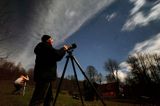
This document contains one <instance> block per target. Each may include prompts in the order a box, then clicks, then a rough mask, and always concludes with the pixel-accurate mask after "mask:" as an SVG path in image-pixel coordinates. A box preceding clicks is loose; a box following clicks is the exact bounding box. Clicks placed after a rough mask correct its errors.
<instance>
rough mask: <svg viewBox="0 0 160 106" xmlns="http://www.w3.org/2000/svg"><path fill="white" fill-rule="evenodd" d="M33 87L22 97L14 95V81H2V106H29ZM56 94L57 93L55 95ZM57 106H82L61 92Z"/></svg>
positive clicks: (127, 105) (113, 104)
mask: <svg viewBox="0 0 160 106" xmlns="http://www.w3.org/2000/svg"><path fill="white" fill-rule="evenodd" d="M33 89H34V88H33V87H31V86H27V87H26V93H25V95H24V96H22V95H12V94H11V92H12V91H13V90H14V86H13V82H12V81H0V106H28V103H29V101H30V99H31V96H32V92H33ZM54 94H55V93H54ZM105 103H106V106H152V105H150V104H140V103H137V102H136V101H132V102H128V101H124V100H123V101H122V100H119V101H117V100H114V99H110V100H108V99H107V100H105ZM84 104H85V106H103V104H102V103H101V102H100V101H93V102H86V101H84ZM56 106H82V103H81V101H80V100H76V99H73V98H72V97H71V96H70V95H68V93H67V92H65V91H61V93H59V96H58V98H57V101H56Z"/></svg>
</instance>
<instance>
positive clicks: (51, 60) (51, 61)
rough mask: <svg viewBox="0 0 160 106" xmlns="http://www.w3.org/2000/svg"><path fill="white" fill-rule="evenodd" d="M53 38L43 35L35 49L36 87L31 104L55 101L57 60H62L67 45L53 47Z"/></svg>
mask: <svg viewBox="0 0 160 106" xmlns="http://www.w3.org/2000/svg"><path fill="white" fill-rule="evenodd" d="M52 44H53V39H52V37H51V36H49V35H43V36H42V38H41V42H40V43H38V44H37V46H36V47H35V49H34V53H35V54H36V60H35V67H34V81H35V89H34V92H33V95H32V98H31V100H30V104H29V106H40V105H42V104H43V105H44V106H50V105H51V103H52V102H53V97H52V84H51V82H52V81H54V80H55V79H56V77H57V71H56V70H57V62H58V61H60V60H61V59H62V58H63V57H64V55H65V52H66V50H67V49H68V46H67V45H64V47H62V48H60V49H55V48H53V47H52Z"/></svg>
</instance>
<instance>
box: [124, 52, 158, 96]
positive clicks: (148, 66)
mask: <svg viewBox="0 0 160 106" xmlns="http://www.w3.org/2000/svg"><path fill="white" fill-rule="evenodd" d="M126 62H127V64H128V67H129V68H130V70H129V71H130V72H129V73H128V76H127V78H126V87H125V89H124V91H125V95H126V96H128V97H142V96H143V97H149V98H152V99H158V98H160V55H158V54H144V53H137V54H135V55H133V56H129V57H128V59H127V61H126Z"/></svg>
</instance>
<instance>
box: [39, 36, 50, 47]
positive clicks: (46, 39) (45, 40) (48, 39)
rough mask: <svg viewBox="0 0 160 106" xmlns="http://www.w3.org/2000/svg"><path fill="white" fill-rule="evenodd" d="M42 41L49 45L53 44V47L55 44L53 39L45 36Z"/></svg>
mask: <svg viewBox="0 0 160 106" xmlns="http://www.w3.org/2000/svg"><path fill="white" fill-rule="evenodd" d="M41 41H42V42H47V43H49V44H51V45H52V43H53V39H52V37H51V36H49V35H43V36H42V38H41Z"/></svg>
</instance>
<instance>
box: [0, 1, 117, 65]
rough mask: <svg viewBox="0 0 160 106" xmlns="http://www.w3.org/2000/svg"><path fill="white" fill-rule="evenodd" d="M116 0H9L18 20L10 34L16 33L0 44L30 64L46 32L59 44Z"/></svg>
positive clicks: (15, 57)
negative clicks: (34, 51) (11, 1)
mask: <svg viewBox="0 0 160 106" xmlns="http://www.w3.org/2000/svg"><path fill="white" fill-rule="evenodd" d="M114 1H115V0H100V1H99V0H78V1H75V0H39V1H38V2H37V1H36V0H32V1H27V2H25V1H17V3H16V1H15V2H14V3H12V4H10V5H11V6H12V8H11V7H9V8H10V10H15V11H16V12H13V13H11V14H13V16H14V17H16V21H12V22H13V23H12V25H14V26H13V27H12V30H13V31H12V32H14V34H13V33H12V35H11V36H14V37H13V38H11V39H7V40H6V41H4V42H1V45H0V46H1V47H3V48H7V49H5V51H4V52H5V53H7V52H9V51H12V55H11V57H10V59H11V60H13V61H15V62H16V63H19V62H21V63H22V65H23V66H24V67H25V68H28V67H29V66H32V64H34V58H35V57H34V54H33V49H34V47H35V45H36V44H37V43H38V42H39V41H40V37H41V36H42V35H43V34H49V35H51V36H52V37H54V39H55V43H56V45H58V44H60V43H62V42H63V41H64V40H65V39H67V38H68V37H70V36H71V35H72V34H73V33H74V32H76V31H77V30H78V29H79V28H80V27H81V26H82V25H83V24H84V23H85V22H86V21H87V20H89V19H90V18H92V17H93V16H94V15H95V14H96V13H98V12H99V11H101V10H102V9H103V8H105V7H106V6H108V5H110V4H111V3H112V2H114ZM35 2H36V3H35ZM11 16H12V15H11ZM9 24H11V23H9ZM0 36H1V35H0ZM0 38H1V37H0ZM8 42H9V43H8Z"/></svg>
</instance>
